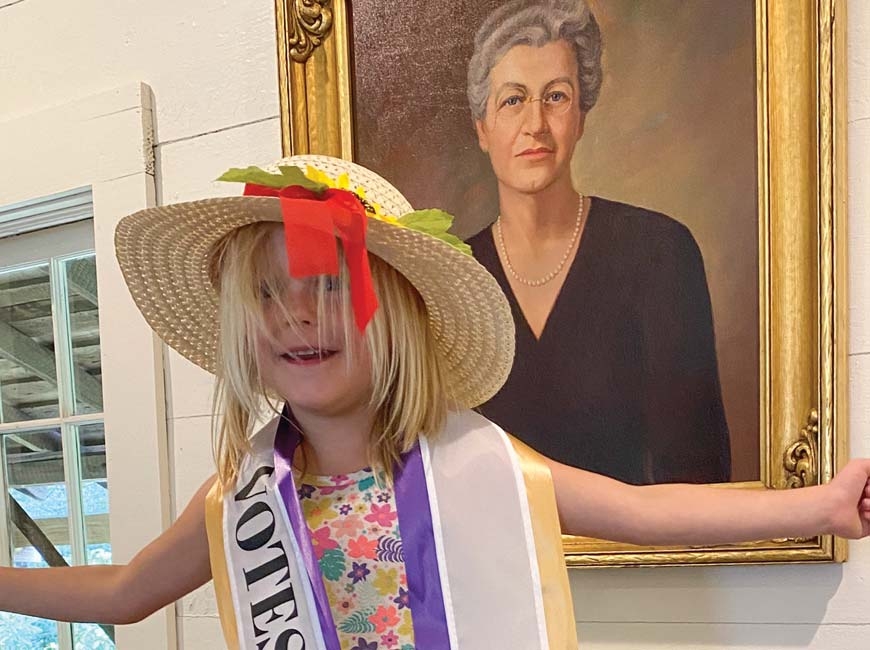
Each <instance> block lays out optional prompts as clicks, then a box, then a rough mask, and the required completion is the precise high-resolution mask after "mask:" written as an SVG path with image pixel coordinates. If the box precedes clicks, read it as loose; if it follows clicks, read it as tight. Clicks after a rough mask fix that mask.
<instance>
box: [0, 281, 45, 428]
mask: <svg viewBox="0 0 870 650" xmlns="http://www.w3.org/2000/svg"><path fill="white" fill-rule="evenodd" d="M58 415H59V409H58V393H57V366H56V365H55V357H54V327H53V323H52V319H51V288H50V283H49V267H48V264H39V265H36V266H31V267H27V268H24V269H17V270H14V271H5V272H0V418H2V419H0V422H19V421H22V420H37V419H42V418H51V417H57V416H58Z"/></svg>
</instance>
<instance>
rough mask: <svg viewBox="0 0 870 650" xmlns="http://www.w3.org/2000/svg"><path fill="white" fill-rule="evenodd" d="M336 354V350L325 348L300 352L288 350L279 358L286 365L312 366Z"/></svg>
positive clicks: (306, 349) (307, 349)
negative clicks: (285, 362) (286, 363)
mask: <svg viewBox="0 0 870 650" xmlns="http://www.w3.org/2000/svg"><path fill="white" fill-rule="evenodd" d="M336 354H338V351H337V350H328V349H325V348H305V349H301V350H289V351H287V352H285V353H284V354H282V355H281V358H282V359H284V360H285V361H287V362H288V363H294V364H302V365H305V364H313V363H320V362H321V361H325V360H326V359H329V358H330V357H332V356H333V355H336Z"/></svg>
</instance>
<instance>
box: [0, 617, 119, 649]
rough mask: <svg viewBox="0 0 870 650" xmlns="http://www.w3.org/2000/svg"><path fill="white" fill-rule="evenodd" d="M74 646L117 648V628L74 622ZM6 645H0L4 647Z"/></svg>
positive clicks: (77, 647) (81, 647) (83, 647)
mask: <svg viewBox="0 0 870 650" xmlns="http://www.w3.org/2000/svg"><path fill="white" fill-rule="evenodd" d="M72 628H73V647H74V648H75V650H115V642H114V640H113V639H114V635H115V628H114V627H113V626H111V625H97V624H96V623H74V624H73V626H72ZM2 647H4V646H0V648H2Z"/></svg>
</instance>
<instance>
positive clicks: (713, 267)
mask: <svg viewBox="0 0 870 650" xmlns="http://www.w3.org/2000/svg"><path fill="white" fill-rule="evenodd" d="M843 9H844V3H842V2H839V1H823V0H818V1H817V2H812V1H808V2H799V3H798V2H795V3H777V2H773V1H772V0H735V1H733V2H691V3H686V2H681V1H679V0H655V1H651V0H647V1H641V2H638V1H637V0H513V1H510V2H502V1H500V0H478V1H475V2H456V1H447V0H434V1H433V0H426V1H424V0H403V1H401V2H399V1H396V0H366V1H362V0H360V1H353V2H351V1H345V2H339V1H337V0H323V1H320V2H318V1H315V0H276V15H277V36H278V56H279V72H280V79H279V84H280V93H281V107H282V135H283V146H284V151H285V153H286V154H288V155H289V154H291V153H323V154H330V155H337V156H342V157H345V158H349V159H352V160H355V161H357V162H360V163H361V164H364V165H365V166H367V167H369V168H371V169H373V170H374V171H376V172H378V173H380V174H381V175H383V176H384V177H385V178H387V179H389V180H390V181H391V182H392V183H393V184H394V185H396V187H397V188H398V189H399V190H400V191H401V192H402V193H403V194H404V195H405V196H407V197H408V198H409V200H410V201H411V203H412V204H413V205H414V206H415V207H417V208H441V209H443V210H446V211H447V212H449V213H451V214H453V215H454V216H455V221H454V227H453V230H454V232H455V233H456V234H457V235H458V236H460V237H462V238H463V239H466V240H467V241H468V242H469V243H470V244H471V247H472V250H473V252H474V255H475V257H477V259H478V260H479V261H480V262H481V263H482V264H483V265H484V266H486V267H487V268H488V269H489V270H490V272H492V274H493V275H494V276H495V277H496V279H497V280H498V281H499V283H500V284H501V285H502V288H503V289H504V291H505V294H506V295H507V296H508V300H509V302H510V303H511V308H512V312H513V314H514V319H515V324H516V332H517V333H516V336H517V355H516V361H515V366H514V369H513V371H512V373H511V377H510V378H509V379H508V382H507V384H506V385H505V387H504V388H503V389H502V390H501V391H500V393H499V394H498V395H496V396H495V397H493V398H492V399H491V400H490V401H489V402H487V403H486V404H483V405H482V406H481V407H480V409H481V411H482V412H483V413H484V414H485V415H487V417H489V418H490V419H492V420H493V421H495V422H496V423H498V424H499V425H501V426H502V427H503V428H504V429H506V430H507V431H509V432H511V433H512V434H514V435H516V436H517V437H519V438H520V439H522V440H524V441H525V442H527V443H528V444H529V445H531V446H532V447H533V448H535V449H537V450H539V451H540V452H542V453H544V454H546V455H548V456H550V457H552V458H554V459H556V460H559V461H561V462H565V463H567V464H571V465H573V466H576V467H582V468H584V469H589V470H592V471H596V472H599V473H602V474H605V475H609V476H612V477H614V478H617V479H619V480H623V481H626V482H629V483H635V484H649V483H668V482H694V483H710V484H717V485H720V486H721V487H723V488H726V489H795V488H800V487H803V486H807V485H813V484H817V483H820V482H826V481H828V480H830V478H831V476H832V475H833V473H834V472H835V470H836V468H837V467H838V466H839V465H840V463H842V461H843V460H844V455H845V449H846V428H845V427H846V422H845V418H846V412H847V411H846V408H845V396H846V390H845V380H846V366H845V354H846V349H845V345H844V341H845V335H846V331H845V320H846V312H845V302H844V301H845V298H846V292H845V273H846V265H845V209H844V208H845V173H844V169H843V164H844V161H845V156H844V128H843V127H844V123H845V119H844V110H845V109H844V101H843V100H844V97H845V94H844V87H843V79H842V75H843V74H844V69H845V68H844V65H843V56H844V34H845V28H844V23H845V20H844V16H843V15H842V11H843ZM547 170H549V171H547ZM553 170H555V171H553ZM560 170H561V171H560ZM559 174H562V176H559ZM562 181H564V182H566V183H568V186H569V187H570V188H571V196H572V197H574V196H576V197H577V198H576V199H575V200H576V201H577V203H576V218H575V216H574V215H575V212H574V210H575V208H573V207H571V208H570V210H571V211H570V213H567V214H564V213H565V210H564V207H565V206H564V202H563V203H560V202H559V200H558V199H557V198H556V193H555V192H554V191H553V190H552V188H553V187H556V186H558V183H560V182H562ZM530 206H532V207H530ZM560 209H561V211H562V212H561V213H560ZM563 216H564V217H565V218H562V217H563ZM559 219H561V220H559ZM575 219H576V220H575ZM558 224H561V225H562V227H561V229H560V228H559V227H557V225H558ZM538 245H540V247H539V248H537V249H536V248H535V246H538ZM524 251H525V252H524ZM529 251H530V252H529ZM545 252H546V255H545ZM512 253H513V256H512ZM548 256H549V257H548ZM512 259H513V262H514V263H513V264H512V261H511V260H512ZM542 260H543V262H542ZM538 262H541V263H542V264H543V265H540V264H539V265H537V266H536V264H537V263H538ZM530 269H536V270H538V271H540V272H538V273H537V276H539V277H537V276H534V274H531V275H530ZM547 269H552V270H550V271H549V272H547V273H545V272H544V271H546V270H547ZM564 549H565V553H566V557H567V561H568V563H569V565H572V566H600V565H608V566H613V565H637V564H648V565H655V564H672V563H678V564H706V563H744V562H792V561H801V562H824V561H841V560H843V559H845V545H844V544H842V543H841V542H840V541H838V540H836V539H833V538H831V537H818V538H812V539H788V540H768V541H766V542H761V543H754V544H739V545H730V546H724V547H717V548H641V547H635V546H629V545H625V544H615V543H611V542H605V541H602V540H592V539H585V538H577V537H568V536H566V537H565V538H564Z"/></svg>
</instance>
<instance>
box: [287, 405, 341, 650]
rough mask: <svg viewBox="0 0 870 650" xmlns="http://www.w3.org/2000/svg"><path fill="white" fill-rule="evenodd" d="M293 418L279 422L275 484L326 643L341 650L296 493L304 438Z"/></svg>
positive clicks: (336, 649)
mask: <svg viewBox="0 0 870 650" xmlns="http://www.w3.org/2000/svg"><path fill="white" fill-rule="evenodd" d="M289 417H292V416H291V415H290V412H289V409H287V408H285V409H284V412H283V413H282V414H281V420H280V422H279V423H278V431H277V432H276V433H275V482H276V485H277V486H278V492H279V493H280V494H281V500H282V501H283V502H284V507H285V508H286V509H287V515H288V517H289V518H290V526H291V527H292V528H293V536H294V537H295V538H296V541H297V543H298V544H299V553H300V554H301V555H302V561H303V562H304V563H305V569H306V571H307V573H308V579H309V582H310V583H311V588H312V590H313V591H314V603H315V605H316V607H317V615H318V618H319V619H320V629H321V630H323V641H324V642H325V643H326V648H327V650H341V646H340V645H339V643H338V632H336V630H335V621H333V620H332V610H331V609H330V607H329V600H328V598H327V596H326V588H325V587H324V586H323V576H322V574H321V572H320V563H319V562H318V560H317V556H316V555H315V554H314V546H313V545H312V544H311V533H310V531H309V530H308V524H307V523H306V521H305V517H304V516H303V514H302V507H301V506H300V505H299V495H298V494H297V493H296V482H295V481H294V480H293V472H292V469H291V468H292V464H293V453H294V452H295V451H296V446H297V445H298V444H299V440H300V438H299V433H298V432H296V431H295V430H294V429H293V428H292V427H291V426H290V421H289Z"/></svg>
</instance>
